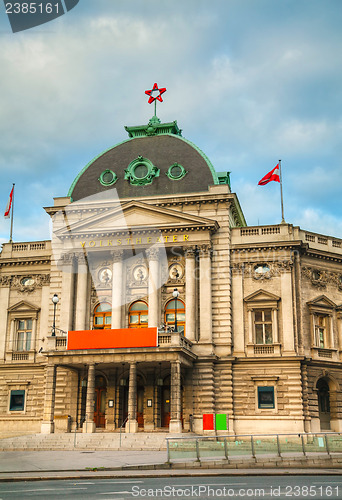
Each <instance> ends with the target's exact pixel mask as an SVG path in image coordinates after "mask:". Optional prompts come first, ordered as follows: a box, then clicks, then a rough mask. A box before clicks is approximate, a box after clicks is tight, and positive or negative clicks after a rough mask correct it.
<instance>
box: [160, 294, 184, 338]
mask: <svg viewBox="0 0 342 500" xmlns="http://www.w3.org/2000/svg"><path fill="white" fill-rule="evenodd" d="M176 314H177V331H178V332H182V333H183V334H184V332H185V304H184V302H183V301H182V300H180V299H177V303H176V300H175V299H172V300H170V301H169V302H168V303H167V304H166V306H165V324H166V326H172V327H173V328H174V327H175V319H176Z"/></svg>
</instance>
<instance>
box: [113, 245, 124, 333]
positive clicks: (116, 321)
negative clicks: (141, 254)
mask: <svg viewBox="0 0 342 500" xmlns="http://www.w3.org/2000/svg"><path fill="white" fill-rule="evenodd" d="M111 255H112V259H113V276H112V329H118V328H122V314H121V311H122V304H123V300H122V298H123V297H122V273H123V263H122V256H123V251H122V250H114V251H113V252H111Z"/></svg>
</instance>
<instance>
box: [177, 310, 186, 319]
mask: <svg viewBox="0 0 342 500" xmlns="http://www.w3.org/2000/svg"><path fill="white" fill-rule="evenodd" d="M177 321H185V313H179V312H178V311H177Z"/></svg>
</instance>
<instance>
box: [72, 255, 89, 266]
mask: <svg viewBox="0 0 342 500" xmlns="http://www.w3.org/2000/svg"><path fill="white" fill-rule="evenodd" d="M74 258H75V260H76V261H77V262H78V265H79V266H80V265H85V266H86V265H87V259H86V256H85V255H84V253H75V254H74Z"/></svg>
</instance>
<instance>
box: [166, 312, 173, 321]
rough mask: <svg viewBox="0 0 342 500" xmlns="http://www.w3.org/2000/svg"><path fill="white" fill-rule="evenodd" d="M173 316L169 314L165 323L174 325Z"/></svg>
mask: <svg viewBox="0 0 342 500" xmlns="http://www.w3.org/2000/svg"><path fill="white" fill-rule="evenodd" d="M174 321H175V315H174V314H173V313H169V314H167V315H166V323H174Z"/></svg>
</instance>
